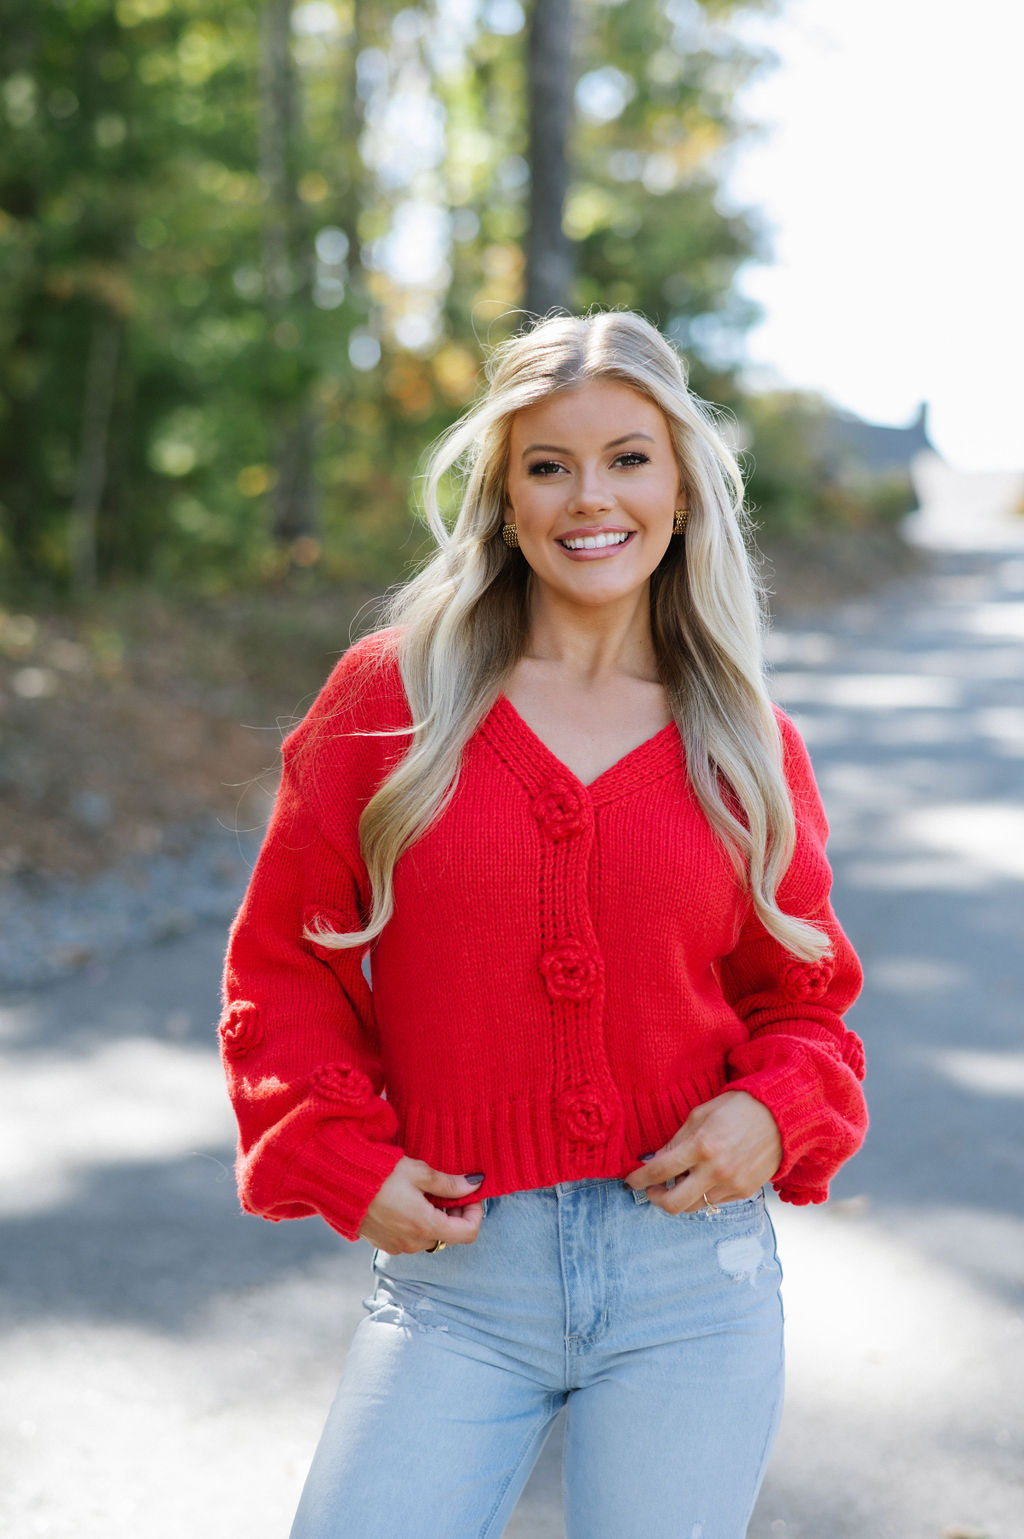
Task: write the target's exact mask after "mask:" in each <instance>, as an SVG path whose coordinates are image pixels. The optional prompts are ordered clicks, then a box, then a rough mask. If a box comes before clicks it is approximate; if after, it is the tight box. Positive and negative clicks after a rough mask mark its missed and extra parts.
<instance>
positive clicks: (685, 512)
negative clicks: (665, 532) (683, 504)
mask: <svg viewBox="0 0 1024 1539" xmlns="http://www.w3.org/2000/svg"><path fill="white" fill-rule="evenodd" d="M689 516H690V510H689V508H676V513H675V517H674V518H673V520H672V533H673V534H682V532H683V530H684V529H685V528H686V521H687V519H688V518H689Z"/></svg>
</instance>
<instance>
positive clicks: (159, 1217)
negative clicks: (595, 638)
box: [0, 487, 1024, 1539]
mask: <svg viewBox="0 0 1024 1539" xmlns="http://www.w3.org/2000/svg"><path fill="white" fill-rule="evenodd" d="M947 491H948V487H947ZM947 501H948V498H947ZM938 505H939V500H938V499H936V506H938ZM939 522H940V523H941V520H939ZM947 522H948V524H949V526H950V527H953V525H954V524H955V520H952V519H950V520H947ZM994 527H995V533H994V534H992V535H991V537H990V538H989V539H988V540H987V541H985V542H984V543H985V544H986V545H987V548H986V549H984V550H980V549H978V548H974V549H959V550H956V549H952V548H948V547H950V546H951V545H953V544H956V543H957V542H956V540H955V539H946V540H944V539H942V538H941V529H940V530H939V533H938V535H936V534H935V531H934V530H933V531H932V537H934V538H933V543H938V544H940V545H945V546H946V547H947V548H945V549H943V550H940V551H939V553H938V554H937V555H936V558H935V567H934V570H933V571H932V572H931V573H930V574H928V575H925V576H920V577H917V578H914V579H913V580H911V581H908V582H903V583H900V584H898V585H894V586H892V587H890V588H887V589H886V590H884V591H883V592H882V593H881V594H880V595H877V596H875V597H874V598H872V599H870V600H862V601H857V602H856V603H851V604H849V605H845V606H842V607H840V608H838V609H836V610H835V611H833V612H832V613H830V614H827V615H825V614H817V615H812V616H809V617H807V618H806V619H804V620H803V621H802V622H801V623H799V624H797V625H790V626H788V627H787V628H786V629H785V630H784V631H781V632H780V633H778V634H777V635H776V637H775V639H774V642H773V655H774V660H775V667H776V693H777V695H778V698H779V699H780V700H781V701H782V702H783V703H784V704H785V705H786V706H787V707H788V708H789V709H791V710H792V711H793V712H794V714H795V715H796V716H797V718H798V720H799V722H800V724H801V726H802V728H803V730H804V731H805V733H806V736H807V739H808V742H809V744H810V746H811V750H812V754H813V756H814V759H815V763H816V766H817V769H818V773H819V778H820V781H821V784H822V789H823V792H824V795H825V800H826V803H827V805H828V807H829V810H830V814H831V817H832V823H833V853H834V857H835V865H836V873H837V887H836V899H837V907H838V909H839V911H840V914H841V916H842V918H843V920H844V922H845V924H846V927H847V929H848V930H849V932H850V933H851V935H852V937H853V939H854V941H855V943H856V944H857V946H858V948H859V950H860V951H861V953H862V955H863V957H864V960H865V965H866V969H867V976H868V984H867V988H866V990H865V993H864V996H863V998H862V1000H861V1001H860V1003H859V1004H858V1006H857V1007H856V1011H855V1015H854V1018H853V1024H854V1025H855V1026H856V1027H857V1029H858V1030H859V1031H861V1033H862V1034H863V1035H864V1037H865V1038H866V1040H867V1045H868V1051H869V1063H870V1079H869V1086H868V1088H869V1098H870V1102H871V1106H872V1111H873V1128H872V1133H871V1136H870V1139H869V1142H868V1144H867V1146H866V1148H865V1150H864V1151H863V1153H862V1154H861V1155H860V1156H859V1157H858V1158H857V1159H856V1160H855V1161H854V1162H853V1163H852V1164H851V1165H850V1166H848V1167H847V1168H846V1170H845V1171H844V1172H843V1174H842V1176H841V1177H840V1179H839V1181H838V1182H837V1184H836V1189H835V1198H834V1201H833V1202H832V1203H831V1204H830V1205H829V1206H828V1207H826V1208H824V1209H813V1210H808V1209H800V1210H794V1209H784V1208H783V1209H780V1208H779V1207H778V1205H776V1207H775V1210H774V1215H775V1218H776V1222H777V1227H778V1229H779V1236H780V1248H781V1252H782V1257H783V1264H784V1266H785V1269H786V1285H785V1297H786V1306H787V1316H788V1322H789V1363H790V1367H789V1399H788V1405H787V1412H786V1417H785V1420H784V1424H783V1431H782V1434H781V1437H780V1442H779V1446H778V1450H777V1454H776V1457H775V1460H774V1463H773V1465H772V1469H771V1471H770V1474H769V1478H768V1481H767V1483H766V1485H765V1488H764V1491H763V1493H762V1497H761V1500H760V1503H759V1505H758V1509H757V1513H756V1515H755V1519H754V1523H753V1525H752V1528H751V1534H750V1539H982V1536H984V1539H1021V1536H1022V1535H1024V1517H1022V1514H1024V1410H1022V1402H1021V1396H1020V1385H1021V1383H1022V1382H1024V1198H1022V1191H1024V1146H1022V1141H1021V1126H1022V1124H1021V1103H1022V1100H1024V1048H1022V1039H1021V1031H1020V1026H1021V1003H1020V1002H1021V999H1022V998H1024V948H1022V947H1021V935H1022V933H1024V796H1022V791H1024V541H1022V540H1020V539H1019V538H1017V537H1016V536H1014V535H1013V532H1012V530H1011V528H1010V526H1009V524H1008V523H1002V524H1000V523H999V522H998V520H997V521H996V523H995V526H994ZM922 537H929V531H928V530H927V529H925V530H924V532H923V536H922ZM961 543H962V542H961ZM979 543H981V542H979ZM214 843H215V841H214ZM233 848H234V847H233V845H232V842H231V840H230V839H229V838H228V837H227V836H225V838H224V845H223V848H221V849H220V850H217V849H214V847H213V846H212V845H211V850H212V853H211V854H210V855H209V856H204V857H203V858H204V859H211V860H215V863H216V861H220V862H221V865H220V866H219V867H218V869H221V870H223V871H225V872H226V871H227V870H228V866H229V865H230V862H231V861H232V860H234V859H235V858H236V856H235V855H234V853H233ZM196 881H197V883H198V888H199V889H200V892H199V896H200V897H201V896H202V891H203V890H206V892H207V896H208V897H209V893H210V892H211V891H212V888H213V887H214V886H216V887H217V888H218V890H220V889H223V896H222V897H221V898H218V899H217V902H216V904H213V899H212V898H210V899H209V901H210V903H211V904H213V909H215V912H214V911H213V909H208V917H206V918H205V919H204V918H200V919H199V920H198V921H196V920H195V919H194V917H193V916H192V915H191V914H190V916H189V918H188V921H187V922H188V924H189V925H191V926H192V928H191V929H190V931H189V933H187V934H179V935H176V936H175V935H174V934H173V930H174V926H173V925H172V926H169V930H168V931H165V932H164V933H165V934H166V933H170V936H171V938H168V939H165V940H164V941H163V942H162V943H161V944H154V943H153V942H152V940H151V939H149V938H147V937H148V935H149V932H148V931H147V929H146V927H145V926H144V925H140V926H139V927H138V928H137V929H136V931H134V932H132V933H131V934H126V936H125V937H123V939H122V943H120V946H119V950H118V953H117V954H116V955H113V954H110V955H108V956H107V959H106V960H104V959H103V956H104V953H103V950H102V948H98V949H95V950H93V951H92V953H91V954H92V955H93V957H94V960H93V961H92V962H91V964H90V965H89V966H87V967H85V968H83V969H81V970H79V971H78V972H76V973H74V974H73V975H70V976H67V977H65V978H64V979H62V980H59V981H56V982H52V983H50V984H48V985H47V986H46V987H45V988H36V989H35V990H27V989H24V990H22V991H21V992H19V991H18V990H17V989H9V990H8V992H7V993H6V995H5V996H4V997H3V999H2V1000H0V1055H2V1072H3V1079H4V1084H5V1087H6V1092H7V1093H6V1095H5V1101H6V1106H5V1117H4V1121H3V1127H2V1133H0V1140H2V1146H0V1172H2V1176H0V1188H2V1191H0V1290H2V1291H0V1333H2V1351H0V1385H2V1393H0V1531H2V1532H3V1533H4V1534H9V1535H10V1536H11V1539H34V1536H37V1535H40V1536H53V1539H184V1536H187V1539H214V1536H216V1539H283V1536H284V1535H285V1534H286V1533H287V1530H288V1523H289V1518H290V1513H291V1511H292V1509H293V1507H294V1503H295V1501H296V1499H297V1495H298V1491H299V1488H300V1485H301V1482H302V1478H303V1475H304V1471H305V1468H306V1465H307V1463H308V1460H309V1457H310V1455H311V1452H312V1448H313V1445H314V1443H315V1440H316V1437H317V1435H318V1432H319V1428H320V1425H321V1422H322V1419H323V1416H324V1414H325V1411H326V1408H327V1404H328V1402H329V1400H330V1397H331V1394H332V1393H333V1388H334V1384H335V1381H336V1378H337V1375H338V1372H339V1369H340V1365H341V1362H342V1359H343V1356H344V1351H345V1344H346V1340H347V1338H348V1336H349V1334H350V1331H351V1329H352V1327H353V1326H354V1325H355V1323H356V1321H357V1319H358V1318H359V1315H360V1299H361V1297H362V1296H363V1294H364V1292H365V1291H366V1287H367V1276H368V1270H367V1269H368V1258H369V1252H368V1250H367V1249H366V1247H364V1246H361V1245H360V1246H347V1245H346V1244H345V1243H344V1242H343V1241H340V1240H338V1239H337V1238H336V1237H335V1236H334V1235H332V1234H331V1232H330V1231H329V1230H328V1229H327V1228H326V1227H325V1226H324V1225H322V1224H319V1223H316V1222H312V1221H309V1222H303V1223H292V1224H283V1225H277V1226H271V1225H268V1224H263V1223H261V1222H259V1221H258V1220H255V1219H250V1218H245V1217H243V1216H242V1215H241V1214H240V1213H239V1212H238V1209H237V1204H236V1200H235V1196H234V1191H233V1186H232V1181H231V1177H230V1165H231V1159H232V1142H233V1135H232V1124H231V1120H230V1115H229V1112H228V1109H227V1106H226V1103H225V1099H224V1095H223V1091H222V1088H221V1081H220V1075H219V1070H218V1066H217V1060H216V1054H215V1049H214V1042H213V1034H212V1024H213V1018H214V1016H215V1013H216V993H217V976H218V970H219V965H220V958H221V953H222V949H223V918H222V916H223V914H224V912H226V911H227V910H228V909H229V908H230V906H231V903H232V902H233V895H234V892H235V890H236V885H237V872H236V875H235V876H233V877H232V876H224V877H223V878H221V877H218V878H217V881H216V882H215V883H211V882H209V881H208V880H207V877H205V876H202V875H200V876H198V877H197V878H196ZM168 882H169V884H170V887H173V886H174V883H173V879H172V877H171V876H170V875H169V876H168ZM170 887H169V889H168V891H170ZM110 901H111V903H115V900H114V899H113V898H112V899H111V900H110ZM120 901H121V900H120V899H118V900H117V902H120ZM176 901H184V900H183V899H182V895H181V891H180V890H179V892H178V894H177V899H176ZM189 901H191V900H189ZM115 906H116V905H115ZM174 906H175V904H171V907H172V908H173V907H174ZM85 917H86V918H87V917H89V916H85ZM92 917H93V918H95V917H96V916H95V915H93V916H92ZM69 922H70V921H69ZM82 922H83V923H84V922H85V918H83V920H82ZM9 923H10V916H0V924H9ZM54 923H56V920H54ZM184 924H185V921H184V920H183V921H182V927H184ZM101 928H102V927H101ZM6 944H7V947H8V951H9V950H10V949H11V946H12V944H13V942H12V937H11V935H10V933H9V934H8V936H7V943H6ZM25 946H26V960H27V957H28V950H29V949H30V948H29V942H28V941H26V942H25ZM15 949H16V948H15ZM30 978H31V973H30V971H26V976H25V978H24V980H23V981H25V982H27V981H30ZM671 1450H672V1429H671V1428H666V1432H665V1454H666V1457H671ZM557 1455H558V1434H557V1431H556V1433H555V1435H554V1436H553V1437H552V1439H551V1441H550V1442H549V1444H548V1446H547V1448H546V1449H545V1452H544V1454H543V1455H542V1457H541V1460H540V1463H539V1464H538V1467H537V1469H536V1471H535V1473H534V1476H533V1479H532V1480H531V1483H530V1486H529V1487H528V1489H527V1492H526V1494H525V1495H524V1498H523V1500H522V1502H521V1503H520V1507H519V1510H518V1512H517V1514H516V1516H515V1518H514V1520H513V1523H512V1525H511V1527H510V1529H509V1530H508V1533H509V1534H510V1535H511V1536H513V1539H561V1535H562V1526H561V1520H560V1515H559V1501H558V1467H557ZM396 1457H400V1451H396ZM353 1539H357V1536H353ZM396 1539H398V1536H396ZM401 1539H444V1536H425V1535H424V1536H409V1535H403V1536H401Z"/></svg>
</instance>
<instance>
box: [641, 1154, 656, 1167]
mask: <svg viewBox="0 0 1024 1539" xmlns="http://www.w3.org/2000/svg"><path fill="white" fill-rule="evenodd" d="M653 1158H654V1155H653V1154H641V1156H640V1160H641V1163H642V1164H644V1165H646V1164H647V1161H648V1160H653Z"/></svg>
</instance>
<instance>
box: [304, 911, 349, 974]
mask: <svg viewBox="0 0 1024 1539" xmlns="http://www.w3.org/2000/svg"><path fill="white" fill-rule="evenodd" d="M348 929H351V921H349V922H348V923H346V922H345V919H344V918H343V916H342V915H341V914H338V913H336V912H335V911H334V910H333V909H329V908H316V907H309V908H305V909H303V911H302V934H303V939H304V940H306V941H307V942H308V944H309V945H310V946H312V948H313V950H314V951H315V952H316V954H317V956H319V957H323V958H324V959H325V960H327V961H329V962H334V961H337V959H338V950H339V948H338V947H336V946H325V945H324V943H323V942H322V941H320V940H317V939H316V937H317V936H318V935H329V934H331V932H332V931H333V932H334V934H336V935H344V933H345V931H346V930H348Z"/></svg>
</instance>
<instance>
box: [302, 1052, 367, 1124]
mask: <svg viewBox="0 0 1024 1539" xmlns="http://www.w3.org/2000/svg"><path fill="white" fill-rule="evenodd" d="M310 1087H311V1089H312V1091H313V1093H314V1095H318V1096H320V1097H322V1099H323V1100H325V1101H330V1102H331V1103H332V1105H340V1106H344V1107H346V1108H347V1109H348V1110H350V1111H352V1112H353V1113H358V1112H364V1111H366V1110H367V1108H368V1107H369V1106H370V1104H371V1102H372V1101H373V1086H372V1085H371V1084H370V1081H369V1080H368V1079H367V1077H366V1075H365V1074H364V1073H363V1071H362V1069H354V1068H353V1067H352V1065H351V1064H348V1063H328V1064H325V1065H324V1066H323V1068H321V1069H316V1070H315V1071H314V1072H313V1074H312V1076H311V1078H310Z"/></svg>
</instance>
